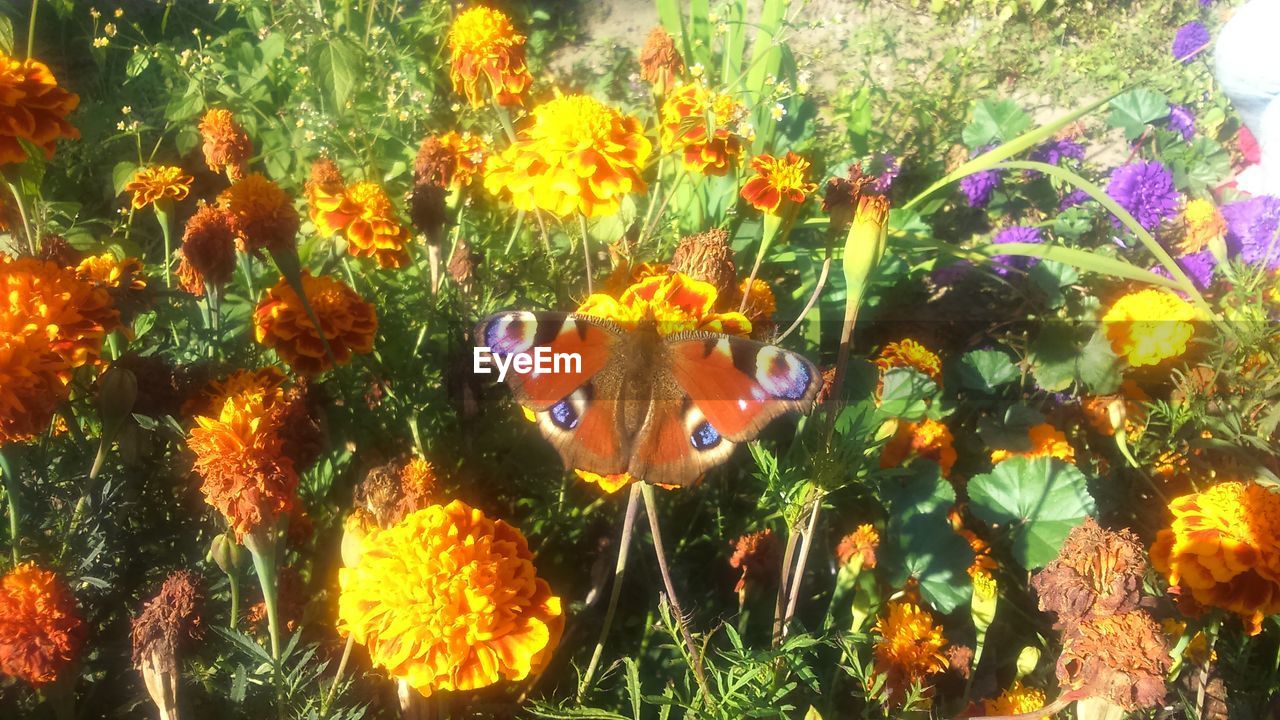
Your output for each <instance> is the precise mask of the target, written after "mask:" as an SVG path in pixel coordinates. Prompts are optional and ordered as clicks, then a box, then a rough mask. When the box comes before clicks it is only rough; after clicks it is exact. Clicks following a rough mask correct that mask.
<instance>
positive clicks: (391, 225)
mask: <svg viewBox="0 0 1280 720" xmlns="http://www.w3.org/2000/svg"><path fill="white" fill-rule="evenodd" d="M312 207H313V213H314V214H315V215H316V216H317V217H318V220H317V222H316V228H317V229H320V230H321V231H322V232H325V233H326V234H333V233H337V232H341V233H342V234H343V236H344V237H346V239H347V252H349V253H351V255H353V256H354V257H368V258H373V259H375V260H377V262H378V265H379V266H380V267H384V268H399V267H404V266H405V265H408V264H409V253H408V251H407V250H406V248H407V247H408V244H409V239H410V238H409V231H408V230H407V229H405V227H404V226H403V225H401V224H400V221H399V220H398V219H397V218H396V215H395V210H394V209H393V208H392V207H391V199H390V198H388V197H387V193H386V191H385V190H383V189H382V187H381V186H380V185H378V184H377V183H372V182H360V183H356V184H355V185H352V186H351V187H349V188H346V189H345V190H343V191H342V192H341V193H339V194H337V195H329V194H327V193H324V194H321V193H319V192H318V193H317V195H316V198H315V201H314V204H313V205H312Z"/></svg>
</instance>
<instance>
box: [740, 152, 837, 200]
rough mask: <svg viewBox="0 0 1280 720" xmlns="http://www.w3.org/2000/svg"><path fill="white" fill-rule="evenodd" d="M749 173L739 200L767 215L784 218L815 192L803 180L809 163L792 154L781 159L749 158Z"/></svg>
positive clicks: (813, 186) (808, 183) (814, 186)
mask: <svg viewBox="0 0 1280 720" xmlns="http://www.w3.org/2000/svg"><path fill="white" fill-rule="evenodd" d="M751 169H752V170H753V171H754V172H755V174H754V175H752V176H751V177H750V178H748V179H747V182H746V183H745V184H744V185H743V186H742V199H743V200H746V201H747V203H749V204H750V205H751V206H752V207H754V208H755V209H757V210H759V211H760V212H763V213H767V214H769V215H782V214H784V212H785V211H788V210H790V209H792V208H793V207H795V206H797V205H799V204H800V203H802V202H804V200H805V198H806V197H808V195H809V193H811V192H813V191H814V190H816V189H817V188H818V184H817V183H813V182H809V180H808V179H807V177H806V175H807V174H808V172H809V161H808V160H805V159H804V158H802V157H800V156H799V155H797V154H795V153H793V152H788V153H787V154H786V156H784V157H781V158H776V157H774V156H772V155H766V154H761V155H757V156H755V157H753V158H751Z"/></svg>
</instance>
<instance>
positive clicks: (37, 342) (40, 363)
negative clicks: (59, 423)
mask: <svg viewBox="0 0 1280 720" xmlns="http://www.w3.org/2000/svg"><path fill="white" fill-rule="evenodd" d="M0 319H2V318H0ZM67 370H68V367H67V363H66V361H65V360H63V359H62V358H61V357H59V355H58V354H57V353H56V352H54V351H53V350H52V349H51V348H50V347H49V342H48V341H47V340H46V339H45V338H44V337H43V336H42V335H37V334H34V333H25V332H17V333H15V332H8V331H6V330H2V329H0V446H4V445H7V444H9V443H11V442H25V441H27V440H30V439H32V438H34V437H35V436H37V435H39V434H40V433H42V432H44V431H46V430H48V429H49V423H50V421H51V420H52V419H53V414H54V413H55V412H57V410H58V407H59V406H60V405H62V403H63V402H65V401H66V399H67V394H68V392H69V390H68V387H67V383H66V381H65V376H66V374H67Z"/></svg>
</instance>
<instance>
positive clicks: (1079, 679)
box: [1057, 610, 1169, 711]
mask: <svg viewBox="0 0 1280 720" xmlns="http://www.w3.org/2000/svg"><path fill="white" fill-rule="evenodd" d="M1168 669H1169V647H1168V645H1167V644H1166V643H1165V640H1164V634H1163V633H1161V631H1160V626H1159V625H1158V624H1156V621H1155V620H1153V619H1151V616H1150V615H1148V614H1147V612H1146V611H1145V610H1130V611H1128V612H1123V613H1119V614H1115V615H1098V616H1096V617H1094V618H1093V619H1091V620H1085V621H1083V622H1081V623H1080V624H1079V625H1077V626H1075V627H1074V628H1072V629H1071V632H1068V633H1066V634H1065V635H1063V638H1062V654H1061V655H1060V656H1059V657H1058V667H1057V675H1058V682H1059V683H1061V685H1062V687H1063V689H1064V690H1065V689H1067V688H1070V689H1071V690H1075V691H1080V692H1082V693H1085V694H1087V695H1088V696H1090V697H1099V698H1104V699H1106V700H1107V701H1109V702H1111V703H1114V704H1116V705H1118V706H1120V707H1121V708H1123V709H1125V710H1128V711H1134V710H1143V709H1147V708H1153V707H1156V706H1158V705H1160V704H1161V703H1163V702H1164V696H1165V685H1164V675H1165V672H1166V671H1167V670H1168Z"/></svg>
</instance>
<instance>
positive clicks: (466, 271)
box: [445, 237, 480, 293]
mask: <svg viewBox="0 0 1280 720" xmlns="http://www.w3.org/2000/svg"><path fill="white" fill-rule="evenodd" d="M479 264H480V254H479V253H477V252H476V251H475V250H473V249H471V243H469V242H467V239H466V238H465V237H459V238H458V242H456V243H454V246H453V254H452V255H450V256H449V265H448V267H446V268H445V269H446V271H447V272H448V273H449V277H451V278H453V281H454V282H456V283H458V287H459V288H461V289H462V291H463V292H464V293H465V292H470V291H471V282H472V280H473V279H474V278H475V273H476V266H477V265H479Z"/></svg>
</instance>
